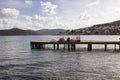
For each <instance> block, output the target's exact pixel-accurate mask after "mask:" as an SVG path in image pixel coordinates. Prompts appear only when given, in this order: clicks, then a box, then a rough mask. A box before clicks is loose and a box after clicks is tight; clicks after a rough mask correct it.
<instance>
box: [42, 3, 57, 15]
mask: <svg viewBox="0 0 120 80" xmlns="http://www.w3.org/2000/svg"><path fill="white" fill-rule="evenodd" d="M40 4H41V7H42V12H44V13H45V14H47V15H54V14H56V11H55V9H56V8H57V7H58V6H57V5H54V4H52V3H51V2H42V1H41V2H40Z"/></svg>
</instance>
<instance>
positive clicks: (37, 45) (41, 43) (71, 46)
mask: <svg viewBox="0 0 120 80" xmlns="http://www.w3.org/2000/svg"><path fill="white" fill-rule="evenodd" d="M30 44H31V49H43V48H45V45H47V44H51V45H53V50H56V49H57V50H59V45H64V46H65V45H67V46H68V47H67V49H68V50H75V49H76V44H86V45H87V50H88V51H92V45H93V44H98V45H99V44H102V45H104V46H105V47H104V50H105V51H107V45H108V44H112V45H115V47H114V49H115V50H116V45H119V50H120V41H99V40H82V41H80V42H50V41H48V40H38V41H31V42H30ZM64 48H65V47H64Z"/></svg>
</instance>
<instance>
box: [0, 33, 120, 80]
mask: <svg viewBox="0 0 120 80" xmlns="http://www.w3.org/2000/svg"><path fill="white" fill-rule="evenodd" d="M77 36H79V35H77ZM60 37H64V38H67V37H68V36H53V35H44V36H0V80H120V51H114V45H109V46H108V51H104V46H103V45H93V51H87V50H86V45H80V46H79V45H78V46H79V47H77V50H76V51H67V50H63V49H60V50H55V51H54V50H53V49H52V46H51V45H50V46H47V47H48V48H49V49H48V48H47V49H44V50H37V49H34V50H31V48H30V41H33V40H51V39H56V40H57V39H58V38H60ZM69 37H70V38H75V37H76V36H69ZM80 38H81V40H119V38H120V36H112V35H108V36H103V35H97V36H96V35H92V36H90V35H89V36H88V35H80ZM117 48H118V46H117Z"/></svg>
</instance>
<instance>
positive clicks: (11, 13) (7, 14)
mask: <svg viewBox="0 0 120 80" xmlns="http://www.w3.org/2000/svg"><path fill="white" fill-rule="evenodd" d="M18 16H19V10H17V9H15V8H3V9H1V10H0V17H1V18H17V17H18Z"/></svg>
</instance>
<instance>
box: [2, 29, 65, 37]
mask: <svg viewBox="0 0 120 80" xmlns="http://www.w3.org/2000/svg"><path fill="white" fill-rule="evenodd" d="M64 31H65V30H64V29H42V30H38V31H32V30H22V29H18V28H13V29H7V30H0V35H1V36H4V35H57V34H59V32H64Z"/></svg>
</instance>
